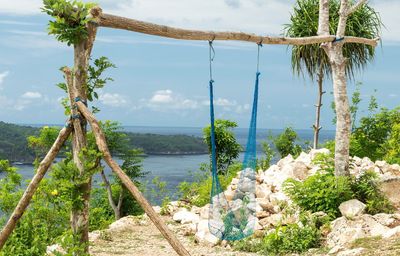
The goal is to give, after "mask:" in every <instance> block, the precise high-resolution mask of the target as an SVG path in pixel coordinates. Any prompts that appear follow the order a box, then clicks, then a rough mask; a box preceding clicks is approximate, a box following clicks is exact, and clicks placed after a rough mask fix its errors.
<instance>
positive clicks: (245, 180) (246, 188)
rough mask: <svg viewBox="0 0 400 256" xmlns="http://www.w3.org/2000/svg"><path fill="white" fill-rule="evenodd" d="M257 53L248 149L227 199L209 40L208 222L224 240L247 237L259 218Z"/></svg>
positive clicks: (258, 74)
mask: <svg viewBox="0 0 400 256" xmlns="http://www.w3.org/2000/svg"><path fill="white" fill-rule="evenodd" d="M260 47H261V44H259V46H258V56H257V73H256V81H255V86H254V98H253V107H252V112H251V121H250V127H249V134H248V139H247V145H246V152H245V156H244V161H243V164H242V171H241V172H240V179H239V183H238V185H237V188H236V190H235V194H234V197H233V200H232V201H228V200H227V199H226V197H225V194H224V191H223V189H222V187H221V184H220V182H219V179H218V170H217V158H216V145H215V126H214V104H213V101H214V90H213V85H214V81H213V80H212V75H211V74H212V73H211V62H212V57H211V52H212V51H214V50H213V49H212V42H210V82H209V90H210V120H211V166H212V169H211V170H212V188H211V198H210V210H209V221H208V226H209V230H210V232H211V233H212V234H213V235H215V236H216V237H218V238H219V239H221V240H228V241H235V240H240V239H243V238H245V237H248V236H250V235H252V234H253V233H254V227H255V224H256V221H257V218H256V197H255V187H256V172H255V169H256V165H257V163H256V146H257V145H256V128H257V105H258V84H259V77H260V72H259V71H258V62H259V50H260Z"/></svg>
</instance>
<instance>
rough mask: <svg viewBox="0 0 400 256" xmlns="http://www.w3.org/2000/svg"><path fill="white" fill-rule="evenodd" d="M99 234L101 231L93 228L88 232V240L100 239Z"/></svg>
mask: <svg viewBox="0 0 400 256" xmlns="http://www.w3.org/2000/svg"><path fill="white" fill-rule="evenodd" d="M100 236H101V231H100V230H95V231H93V232H89V241H90V242H92V243H93V242H96V241H97V240H99V239H100Z"/></svg>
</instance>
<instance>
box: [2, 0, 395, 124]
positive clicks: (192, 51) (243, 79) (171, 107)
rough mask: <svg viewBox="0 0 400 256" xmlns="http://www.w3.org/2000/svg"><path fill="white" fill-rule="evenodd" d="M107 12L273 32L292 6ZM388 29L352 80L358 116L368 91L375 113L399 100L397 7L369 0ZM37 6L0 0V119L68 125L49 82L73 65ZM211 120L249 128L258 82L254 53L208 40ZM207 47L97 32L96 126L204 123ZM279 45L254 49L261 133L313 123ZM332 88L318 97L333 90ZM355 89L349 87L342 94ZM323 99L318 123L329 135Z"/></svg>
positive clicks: (124, 5)
mask: <svg viewBox="0 0 400 256" xmlns="http://www.w3.org/2000/svg"><path fill="white" fill-rule="evenodd" d="M98 2H99V4H100V5H101V6H102V7H103V9H104V11H105V12H108V13H113V14H118V15H123V16H126V17H132V18H135V19H140V20H145V21H150V22H156V23H161V24H166V25H171V26H177V27H183V28H194V29H205V30H232V31H245V32H253V33H257V34H263V35H279V34H281V32H282V24H284V23H286V22H288V20H289V15H290V10H291V8H292V5H293V3H294V1H293V0H290V1H278V0H265V1H261V0H214V1H211V0H202V1H198V0H185V1H184V0H170V1H163V0H121V1H111V0H100V1H98ZM371 5H372V6H373V7H375V8H376V10H378V11H379V12H380V14H381V16H382V20H383V22H384V23H385V26H386V28H385V29H384V31H383V34H382V39H383V44H382V47H378V48H377V55H376V59H375V61H374V62H373V63H371V64H370V65H369V67H368V68H367V69H366V70H365V71H364V72H362V73H359V74H357V75H356V81H360V82H362V83H363V85H362V89H361V93H362V98H363V104H361V108H362V109H366V105H367V102H368V99H369V97H370V95H371V94H372V93H373V91H374V89H378V91H377V93H376V96H377V98H378V102H379V103H380V104H381V105H382V106H386V107H389V108H393V107H395V106H398V105H399V104H398V102H399V99H400V87H399V86H400V82H399V81H400V79H399V73H400V65H399V59H400V28H399V26H398V24H400V18H399V17H400V15H398V13H400V1H398V0H381V1H371ZM40 6H41V1H40V0H39V1H37V0H18V1H8V0H0V120H1V121H6V122H13V123H53V124H60V123H63V122H64V120H65V116H64V115H63V109H62V107H61V106H60V103H59V101H60V98H61V97H63V96H64V95H63V92H62V91H61V90H60V89H58V88H57V87H56V86H55V84H56V83H58V82H60V81H62V79H63V78H62V74H61V73H60V72H59V71H58V68H59V67H61V66H64V65H69V66H70V65H71V64H72V61H73V59H72V57H73V54H72V49H71V48H68V47H66V46H64V45H63V44H60V43H58V42H57V41H56V40H55V39H54V38H53V37H52V36H49V35H47V32H46V26H47V22H48V19H49V18H48V17H47V16H46V15H44V14H41V13H40V10H39V8H40ZM214 44H215V50H216V57H215V62H214V71H213V72H214V80H215V98H216V116H217V117H218V118H229V119H232V120H235V121H237V122H238V124H239V126H240V127H247V126H248V122H249V118H250V109H249V108H250V105H251V101H252V93H253V86H254V79H255V68H256V54H257V46H256V45H255V44H250V43H240V42H215V43H214ZM207 47H208V43H207V42H199V41H178V40H172V39H164V38H159V37H154V36H147V35H142V34H138V33H132V32H126V31H119V30H110V29H105V28H101V29H100V30H99V33H98V37H97V41H96V44H95V47H94V50H93V57H94V58H97V57H100V56H107V57H108V58H109V59H110V60H111V61H112V62H114V63H115V64H116V66H117V69H113V70H111V71H110V72H108V75H109V76H111V77H113V78H114V80H115V81H114V82H111V83H110V84H108V85H107V87H106V88H104V89H103V90H102V91H101V92H100V100H99V102H96V103H95V106H97V107H99V108H100V109H101V112H100V113H99V114H98V116H99V118H100V119H103V120H104V119H112V120H116V121H119V122H121V123H122V124H124V125H145V126H190V127H198V126H200V127H201V126H205V125H206V124H207V123H208V122H209V116H208V103H207V101H208V89H207V85H208V79H209V78H208V48H207ZM289 50H290V49H288V48H287V47H286V46H270V45H266V46H264V47H263V48H262V50H261V63H260V71H261V73H262V75H261V83H260V101H259V119H258V121H259V123H258V125H259V127H263V128H282V127H285V126H288V125H290V126H293V127H295V128H306V129H307V128H309V127H310V126H311V125H312V123H313V120H314V113H315V108H314V107H313V105H314V102H315V100H316V87H315V85H314V84H313V83H311V82H310V81H309V80H307V79H303V78H301V77H300V78H299V77H296V76H293V74H292V72H291V66H290V54H289ZM331 88H332V83H331V81H326V83H325V90H326V91H327V92H330V91H332V89H331ZM353 90H354V82H350V83H349V92H350V94H351V92H352V91H353ZM331 101H332V97H331V95H330V94H329V93H327V95H326V97H325V98H324V102H325V105H324V108H323V111H322V116H323V118H322V126H323V127H324V128H325V129H334V126H333V125H332V124H331V120H332V116H333V113H332V111H331V109H330V107H329V106H330V102H331Z"/></svg>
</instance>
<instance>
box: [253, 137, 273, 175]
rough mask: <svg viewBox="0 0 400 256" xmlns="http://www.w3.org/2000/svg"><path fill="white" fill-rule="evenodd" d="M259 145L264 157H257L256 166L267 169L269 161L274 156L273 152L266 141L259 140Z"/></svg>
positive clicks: (269, 164)
mask: <svg viewBox="0 0 400 256" xmlns="http://www.w3.org/2000/svg"><path fill="white" fill-rule="evenodd" d="M261 146H262V149H263V153H264V157H263V158H260V159H257V167H258V169H262V170H267V169H268V168H269V167H270V166H271V161H272V159H273V158H274V155H275V152H274V150H273V149H272V148H271V146H270V145H269V143H268V142H266V141H263V142H261Z"/></svg>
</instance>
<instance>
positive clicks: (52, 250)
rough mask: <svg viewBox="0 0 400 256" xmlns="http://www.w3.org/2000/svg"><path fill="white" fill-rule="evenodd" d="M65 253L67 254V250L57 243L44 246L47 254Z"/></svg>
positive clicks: (51, 255)
mask: <svg viewBox="0 0 400 256" xmlns="http://www.w3.org/2000/svg"><path fill="white" fill-rule="evenodd" d="M65 254H67V252H66V251H65V250H64V249H63V248H62V247H61V245H59V244H53V245H49V246H47V248H46V255H49V256H55V255H65Z"/></svg>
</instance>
